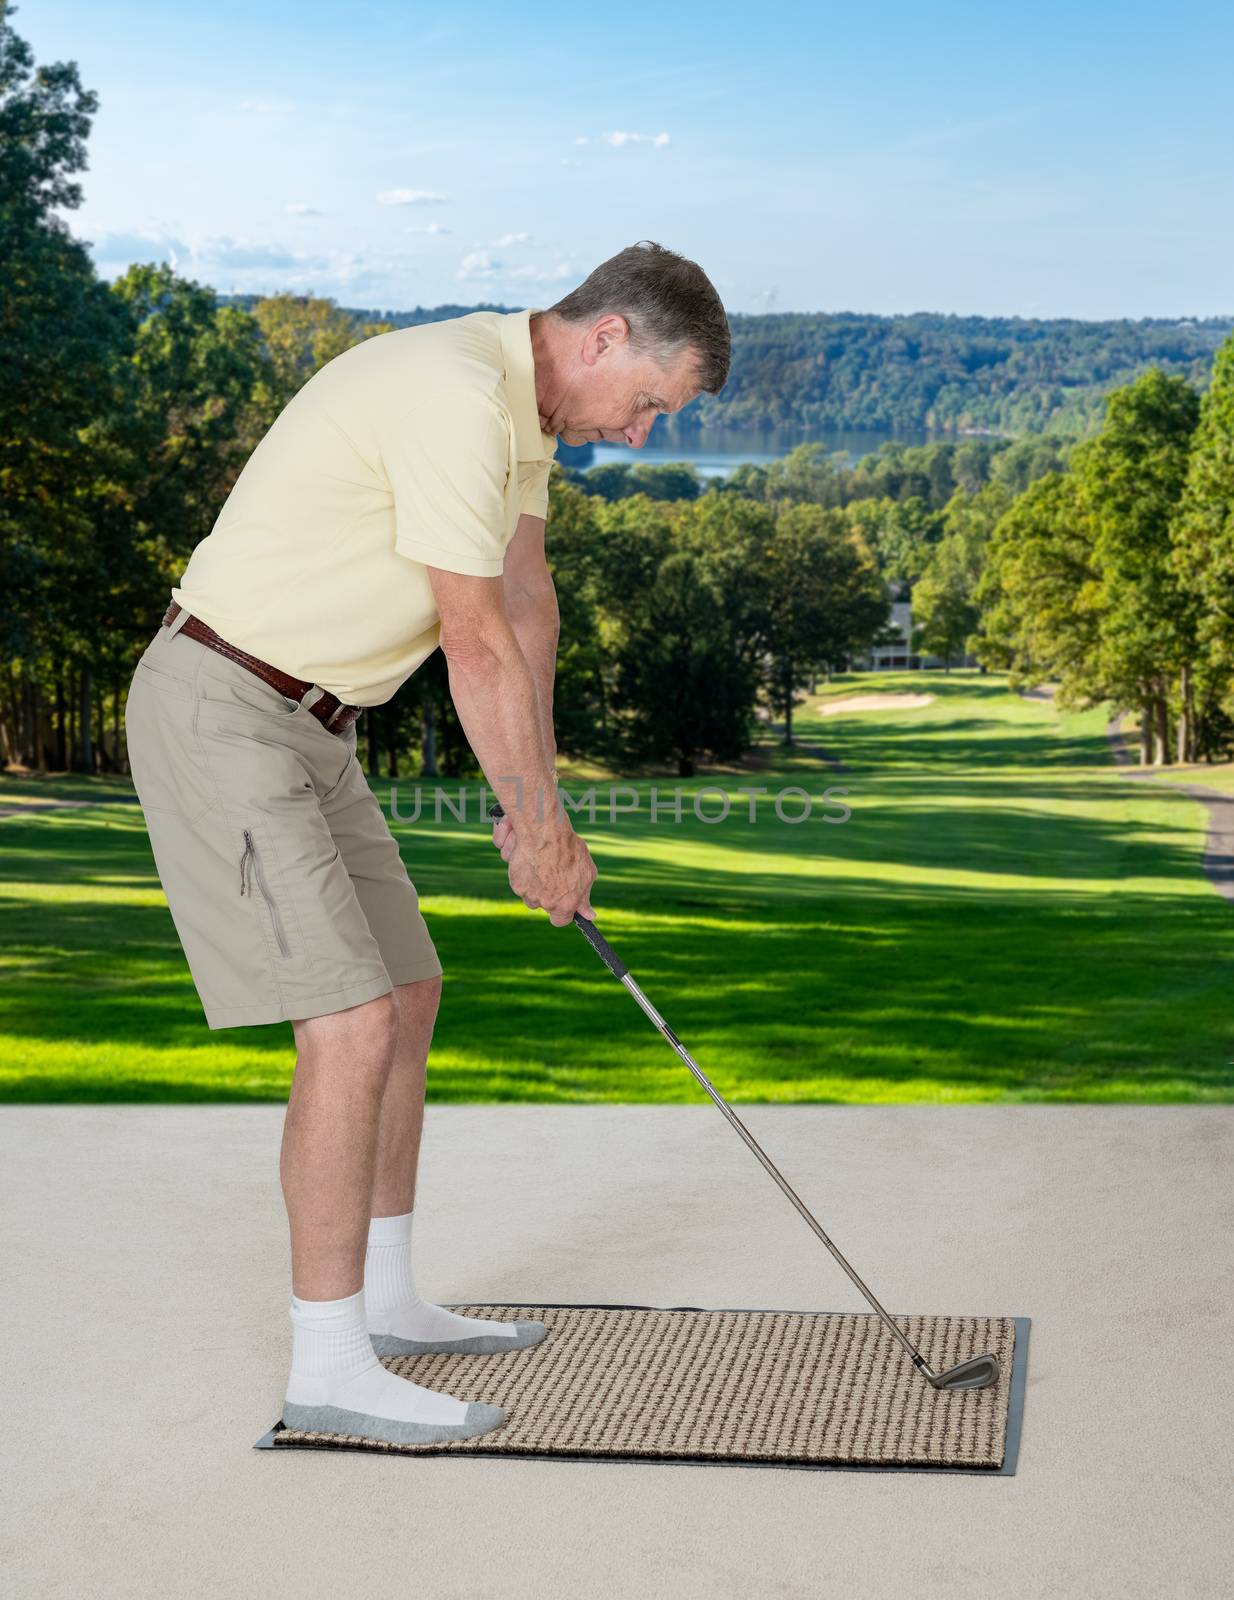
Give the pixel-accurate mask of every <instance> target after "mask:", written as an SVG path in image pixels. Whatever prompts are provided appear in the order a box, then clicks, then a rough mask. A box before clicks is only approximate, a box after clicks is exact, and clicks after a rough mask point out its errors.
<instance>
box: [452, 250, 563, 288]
mask: <svg viewBox="0 0 1234 1600" xmlns="http://www.w3.org/2000/svg"><path fill="white" fill-rule="evenodd" d="M458 276H459V277H460V278H461V279H463V280H464V282H472V283H475V282H480V283H494V282H498V283H560V282H561V280H562V279H563V278H573V277H577V276H578V274H577V273H576V272H575V270H574V268H573V266H572V265H571V263H570V262H569V261H559V262H558V263H557V264H556V266H553V267H536V266H524V267H512V266H510V264H509V263H508V262H506V261H503V260H502V259H501V257H500V256H495V255H494V254H493V253H492V251H491V250H472V251H470V252H469V253H468V254H467V255H465V256H464V257H463V259H462V260H461V261H460V262H459V266H458Z"/></svg>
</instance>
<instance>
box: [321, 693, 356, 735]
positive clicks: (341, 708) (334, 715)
mask: <svg viewBox="0 0 1234 1600" xmlns="http://www.w3.org/2000/svg"><path fill="white" fill-rule="evenodd" d="M354 709H355V708H354V707H353V706H349V705H348V704H347V703H346V701H345V700H340V701H339V703H338V705H336V706H335V708H334V710H333V711H332V712H331V713H330V715H329V716H328V717H327V718H326V724H325V725H326V727H327V728H328V729H329V730H330V732H331V733H336V732H337V733H345V732H346V731H347V728H348V727H350V725H351V724H350V723H346V724H344V726H343V727H342V728H338V729H336V728H335V726H334V724H335V723H336V722H337V721H338V719H339V718H340V717H341V716H342V715H343V713H344V712H345V711H352V710H354Z"/></svg>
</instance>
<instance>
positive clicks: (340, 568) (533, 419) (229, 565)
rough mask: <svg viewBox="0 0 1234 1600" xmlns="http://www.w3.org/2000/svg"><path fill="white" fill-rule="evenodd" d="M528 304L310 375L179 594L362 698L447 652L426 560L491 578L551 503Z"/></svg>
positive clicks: (425, 330) (252, 644) (251, 643)
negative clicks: (526, 525) (518, 534)
mask: <svg viewBox="0 0 1234 1600" xmlns="http://www.w3.org/2000/svg"><path fill="white" fill-rule="evenodd" d="M536 309H539V308H537V307H532V308H530V309H529V310H526V311H511V312H508V313H502V312H499V311H472V312H470V313H468V314H467V315H466V316H462V317H452V318H450V319H449V320H448V321H445V322H430V323H424V324H423V325H421V326H419V327H415V328H399V329H396V330H395V331H394V332H392V333H381V334H377V335H376V336H375V337H373V338H371V339H366V340H365V341H364V343H362V344H358V345H355V346H354V347H353V348H352V349H350V350H345V351H344V352H343V354H342V355H339V356H335V358H334V359H333V361H328V362H327V363H326V365H325V366H324V367H322V368H320V370H319V371H317V372H315V373H314V374H313V376H312V377H311V378H310V379H309V380H308V382H307V383H306V384H305V385H304V387H303V388H302V389H301V390H300V392H299V393H298V394H297V395H295V396H294V397H293V398H292V399H291V400H289V401H288V403H287V405H286V406H285V407H284V408H283V410H282V411H281V412H280V413H279V415H278V417H277V418H276V419H275V421H274V423H273V424H272V426H271V427H270V429H269V431H268V432H267V433H266V435H265V437H264V438H263V439H262V440H261V443H260V444H259V445H258V446H257V448H256V449H255V450H254V451H253V453H252V455H251V456H250V457H249V459H248V461H247V462H246V463H245V465H244V469H243V471H242V472H241V473H240V476H239V478H237V480H236V484H235V487H234V488H233V489H232V491H231V493H230V495H228V497H227V500H226V502H225V504H224V506H223V509H222V510H221V511H220V512H219V515H218V519H217V521H216V522H215V524H214V527H213V528H212V529H211V531H210V533H209V534H208V535H207V536H206V538H204V539H203V540H202V541H201V543H200V544H199V545H198V546H197V548H196V549H195V550H194V551H193V554H192V557H191V558H190V560H189V564H188V566H187V567H186V568H185V571H184V575H183V576H182V578H181V579H180V583H179V586H178V587H177V588H174V589H173V590H172V596H173V598H174V599H176V600H178V601H179V603H180V604H181V605H182V606H183V607H184V608H185V610H187V611H190V612H192V614H193V615H194V616H195V617H200V618H201V620H202V621H203V622H205V623H207V624H208V625H209V626H210V627H211V628H213V629H214V630H215V632H216V633H219V634H221V635H222V637H223V638H224V639H226V640H228V641H229V643H231V644H234V645H236V646H237V647H238V648H239V649H241V650H247V651H248V652H249V654H250V655H255V656H257V657H259V658H260V659H261V660H263V661H268V662H270V664H271V665H272V666H276V667H279V668H281V669H282V670H283V671H284V672H289V673H291V674H292V675H293V676H294V677H297V678H305V679H307V680H309V681H310V682H312V683H318V684H320V685H321V687H322V688H323V689H329V690H330V691H331V692H332V693H334V694H336V695H338V697H339V698H340V699H341V700H344V701H347V702H348V703H349V704H351V705H365V706H372V705H380V704H381V703H382V702H383V701H385V700H388V699H389V698H390V696H391V695H392V694H393V693H394V691H395V690H396V689H397V688H398V686H399V684H401V683H402V682H404V680H405V679H407V678H408V677H410V676H411V674H412V673H413V672H414V671H415V670H416V668H417V667H418V666H419V665H420V663H421V662H422V661H423V660H424V659H425V657H426V656H428V655H430V654H431V653H432V651H433V650H434V649H435V648H436V645H437V636H438V623H439V619H438V615H437V607H436V605H435V604H434V601H433V592H432V589H431V588H430V586H429V579H428V571H427V569H428V567H430V566H432V567H444V568H445V569H446V570H447V571H449V572H464V573H473V574H476V575H478V576H480V577H494V576H496V575H497V574H499V573H500V572H501V569H502V562H503V560H504V557H505V549H506V545H507V544H508V543H509V542H510V539H511V538H512V536H513V534H514V530H515V527H516V525H517V523H518V519H519V516H520V515H521V514H523V513H527V514H529V515H531V516H536V517H543V516H547V514H548V475H549V469H550V468H551V466H552V461H553V455H554V452H555V451H556V449H557V441H556V439H555V438H553V436H552V435H551V434H545V433H542V432H541V431H540V418H539V411H538V407H537V404H536V388H535V368H534V364H533V361H532V354H531V332H530V328H529V326H528V322H529V318H530V317H531V314H532V311H533V310H536Z"/></svg>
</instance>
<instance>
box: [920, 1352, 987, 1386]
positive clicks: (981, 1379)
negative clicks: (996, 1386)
mask: <svg viewBox="0 0 1234 1600" xmlns="http://www.w3.org/2000/svg"><path fill="white" fill-rule="evenodd" d="M1001 1371H1002V1368H1001V1367H1000V1366H999V1364H998V1362H997V1360H996V1359H995V1357H994V1356H970V1357H969V1358H968V1360H967V1361H960V1362H957V1363H956V1365H955V1366H954V1367H949V1368H948V1369H947V1371H946V1372H941V1373H939V1375H938V1377H937V1378H933V1377H932V1378H931V1379H930V1382H931V1383H932V1384H933V1385H934V1387H935V1388H936V1389H988V1388H989V1387H990V1385H991V1384H992V1383H997V1382H998V1379H999V1374H1000V1372H1001Z"/></svg>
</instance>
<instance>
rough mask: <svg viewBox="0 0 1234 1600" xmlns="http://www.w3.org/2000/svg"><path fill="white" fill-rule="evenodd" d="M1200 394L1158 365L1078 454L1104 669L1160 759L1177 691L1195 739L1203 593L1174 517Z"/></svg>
mask: <svg viewBox="0 0 1234 1600" xmlns="http://www.w3.org/2000/svg"><path fill="white" fill-rule="evenodd" d="M1199 408H1200V401H1199V396H1198V395H1197V394H1196V391H1195V390H1194V389H1193V388H1192V387H1191V385H1190V384H1189V383H1187V382H1186V380H1185V379H1183V378H1180V377H1170V376H1167V375H1166V374H1165V373H1163V372H1160V371H1158V370H1155V369H1154V370H1153V371H1150V372H1146V373H1145V374H1144V376H1143V377H1142V378H1138V379H1137V380H1136V382H1135V383H1133V384H1129V385H1128V386H1127V387H1126V388H1124V389H1120V390H1118V391H1117V392H1116V393H1115V394H1113V395H1111V396H1110V402H1109V410H1108V413H1107V416H1106V423H1105V426H1104V428H1103V429H1102V431H1101V433H1100V434H1099V435H1098V436H1097V437H1096V438H1095V439H1093V440H1090V441H1088V442H1086V443H1085V444H1083V445H1080V446H1078V447H1077V448H1076V450H1075V451H1074V453H1073V455H1072V458H1071V470H1072V471H1073V472H1074V473H1075V474H1076V479H1077V482H1078V484H1079V487H1080V490H1081V494H1082V495H1083V497H1084V499H1085V502H1086V504H1087V507H1088V515H1089V517H1090V518H1091V520H1092V526H1093V528H1094V531H1095V539H1094V545H1093V559H1094V563H1095V566H1096V568H1097V570H1098V572H1099V573H1100V576H1101V595H1100V620H1099V626H1098V635H1099V649H1100V657H1101V663H1100V669H1099V673H1098V676H1099V677H1100V679H1101V681H1102V682H1103V683H1104V684H1105V685H1107V686H1108V688H1109V690H1110V692H1111V695H1112V698H1113V699H1114V700H1115V701H1116V702H1117V703H1118V704H1119V705H1120V706H1122V707H1124V708H1128V709H1129V708H1130V707H1132V706H1138V707H1139V708H1140V712H1141V718H1142V725H1143V723H1144V722H1147V724H1148V725H1149V726H1151V727H1152V728H1153V729H1154V730H1155V743H1154V759H1155V760H1156V761H1157V762H1159V763H1161V762H1167V761H1169V760H1171V759H1172V751H1171V747H1170V738H1169V723H1170V714H1171V704H1170V699H1171V694H1172V693H1178V692H1179V689H1178V686H1181V694H1179V699H1178V704H1177V708H1176V709H1177V713H1178V716H1179V719H1180V732H1181V745H1182V747H1183V748H1184V749H1185V750H1187V751H1189V750H1190V747H1191V717H1192V707H1191V697H1190V694H1189V674H1190V672H1191V671H1192V669H1193V666H1194V661H1195V656H1196V648H1197V647H1196V625H1197V621H1198V616H1197V607H1196V603H1195V596H1194V593H1193V592H1192V591H1191V590H1190V589H1189V587H1188V586H1187V584H1186V583H1185V582H1184V581H1183V580H1182V576H1181V574H1180V572H1179V570H1178V567H1177V565H1176V564H1175V563H1174V562H1173V560H1172V559H1171V558H1172V553H1173V546H1172V543H1171V538H1170V529H1171V524H1172V523H1173V521H1174V518H1175V515H1176V508H1177V506H1178V502H1179V500H1180V498H1181V495H1182V490H1183V485H1184V483H1185V481H1186V477H1187V457H1188V452H1189V449H1190V445H1191V438H1192V435H1193V433H1194V432H1195V427H1196V422H1197V420H1198V417H1199Z"/></svg>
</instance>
